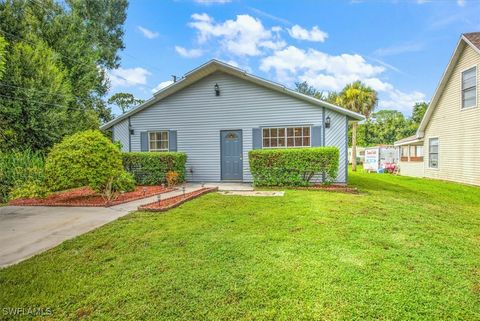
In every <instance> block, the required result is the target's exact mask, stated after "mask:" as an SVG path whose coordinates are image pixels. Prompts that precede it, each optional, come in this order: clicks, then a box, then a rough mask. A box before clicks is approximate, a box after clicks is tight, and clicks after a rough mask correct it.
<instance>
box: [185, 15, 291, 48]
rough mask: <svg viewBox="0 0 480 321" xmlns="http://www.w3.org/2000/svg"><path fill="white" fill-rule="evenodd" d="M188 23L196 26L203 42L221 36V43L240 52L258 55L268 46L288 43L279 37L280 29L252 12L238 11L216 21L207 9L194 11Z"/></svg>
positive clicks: (198, 36)
mask: <svg viewBox="0 0 480 321" xmlns="http://www.w3.org/2000/svg"><path fill="white" fill-rule="evenodd" d="M192 19H193V22H190V23H189V26H190V27H192V28H194V29H196V30H197V33H198V35H197V40H198V42H199V43H200V44H204V43H206V42H207V41H208V40H210V39H218V41H219V42H220V45H221V47H222V48H223V49H224V50H225V51H227V52H228V53H230V54H234V55H237V56H259V55H261V54H262V53H263V51H264V50H265V49H270V50H278V49H281V48H283V47H285V45H286V44H285V42H284V41H283V40H281V39H280V38H279V35H278V32H277V31H278V29H277V28H276V29H275V30H277V31H275V32H272V30H271V29H266V28H265V27H264V26H263V24H262V22H261V21H260V20H259V19H255V18H253V17H252V16H249V15H238V16H237V17H236V19H235V20H226V21H225V22H223V23H222V22H220V23H216V22H215V21H214V19H213V18H211V17H210V16H209V15H207V14H206V13H203V14H198V13H195V14H193V15H192Z"/></svg>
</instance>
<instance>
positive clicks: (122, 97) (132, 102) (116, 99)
mask: <svg viewBox="0 0 480 321" xmlns="http://www.w3.org/2000/svg"><path fill="white" fill-rule="evenodd" d="M143 102H144V100H143V99H137V98H135V96H133V95H132V94H129V93H116V94H114V95H113V96H112V97H110V98H109V99H108V103H109V104H111V105H117V106H118V108H120V110H121V111H122V114H124V113H125V112H126V111H128V110H129V109H130V108H132V107H135V106H137V105H139V104H141V103H143Z"/></svg>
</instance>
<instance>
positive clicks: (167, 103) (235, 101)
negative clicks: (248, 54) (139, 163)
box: [114, 72, 346, 182]
mask: <svg viewBox="0 0 480 321" xmlns="http://www.w3.org/2000/svg"><path fill="white" fill-rule="evenodd" d="M216 83H218V85H219V87H220V96H215V92H214V85H215V84H216ZM322 109H323V108H322V107H318V106H315V105H312V104H309V103H308V102H305V101H302V100H299V99H296V98H293V97H291V96H288V95H283V94H281V93H278V92H275V91H273V90H271V89H267V88H265V87H261V86H258V85H256V84H253V83H251V82H249V81H246V80H244V79H241V78H238V77H235V76H231V75H228V74H226V73H222V72H216V73H214V74H212V75H210V76H207V77H205V78H204V79H202V80H200V81H198V82H196V83H194V84H192V85H191V86H189V87H187V88H185V89H183V90H181V91H179V92H177V93H175V94H173V95H172V96H169V97H167V98H165V99H163V100H161V101H159V102H158V103H156V104H155V105H152V106H150V107H148V108H146V109H144V110H142V111H140V112H138V113H136V114H133V115H132V116H131V117H130V122H131V126H132V129H133V130H134V134H133V135H132V136H131V151H133V152H134V151H140V132H142V131H153V130H176V131H177V148H178V151H183V152H186V153H187V156H188V161H187V179H188V180H191V181H205V182H208V181H220V179H221V177H220V174H221V173H220V130H225V129H226V130H228V129H241V130H242V133H243V180H244V181H246V182H250V181H251V180H252V176H251V173H250V170H249V165H248V152H249V151H250V150H251V149H252V128H259V127H276V126H292V125H310V126H319V125H322V119H323V112H322ZM329 115H330V117H331V119H332V127H331V128H330V129H328V130H327V135H326V141H327V142H329V143H331V144H332V145H335V146H337V147H339V148H340V153H341V155H344V157H346V148H345V147H344V146H345V145H344V143H343V145H342V143H341V142H345V139H346V136H345V135H346V134H345V121H346V116H344V115H341V114H338V113H336V112H334V111H329ZM337 122H338V123H337ZM122 123H123V122H122ZM122 123H119V124H116V125H115V126H114V127H115V130H116V128H117V127H119V125H120V124H122ZM127 134H128V123H127ZM329 135H332V137H331V138H330V137H329ZM115 137H117V136H115ZM122 144H123V143H122ZM327 145H328V144H327ZM342 157H343V156H342ZM345 159H346V158H345ZM340 163H341V165H340V169H339V177H338V181H339V182H344V181H345V179H346V178H345V169H344V166H343V164H344V163H345V161H344V160H343V159H341V160H340ZM190 169H192V170H193V175H192V174H191V173H190Z"/></svg>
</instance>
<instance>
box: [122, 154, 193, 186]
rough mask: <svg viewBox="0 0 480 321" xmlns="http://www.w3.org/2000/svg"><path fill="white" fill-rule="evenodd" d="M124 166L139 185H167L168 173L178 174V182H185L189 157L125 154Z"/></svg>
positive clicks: (123, 157)
mask: <svg viewBox="0 0 480 321" xmlns="http://www.w3.org/2000/svg"><path fill="white" fill-rule="evenodd" d="M122 159H123V166H124V167H125V169H126V170H127V171H128V172H130V173H132V174H133V177H134V178H135V181H136V182H137V184H138V185H158V184H161V183H166V175H167V173H168V172H170V171H171V172H177V173H178V182H179V183H181V182H183V181H185V164H186V162H187V155H186V154H185V153H180V152H148V153H147V152H134V153H123V154H122Z"/></svg>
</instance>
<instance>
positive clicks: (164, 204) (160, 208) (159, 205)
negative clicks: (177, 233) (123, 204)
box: [138, 187, 218, 212]
mask: <svg viewBox="0 0 480 321" xmlns="http://www.w3.org/2000/svg"><path fill="white" fill-rule="evenodd" d="M216 191H218V187H203V188H201V189H199V190H196V191H192V192H188V193H185V195H183V194H180V195H175V196H172V197H169V198H166V199H163V200H160V202H158V201H157V202H152V203H148V204H144V205H141V206H139V207H138V210H139V211H144V212H166V211H168V210H170V209H172V208H175V207H177V206H180V205H181V204H183V203H185V202H188V201H191V200H193V199H195V198H197V197H200V196H202V195H204V194H207V193H211V192H216Z"/></svg>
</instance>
